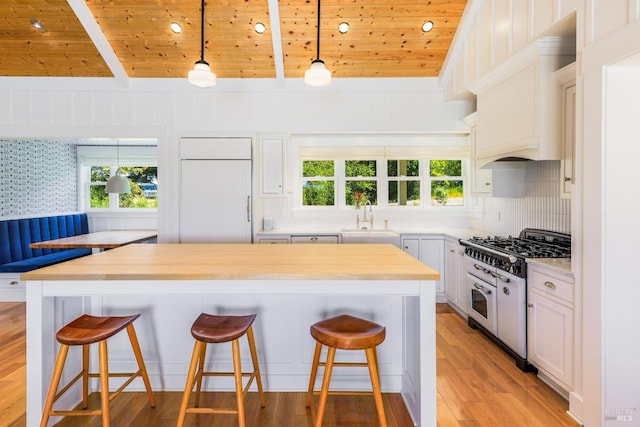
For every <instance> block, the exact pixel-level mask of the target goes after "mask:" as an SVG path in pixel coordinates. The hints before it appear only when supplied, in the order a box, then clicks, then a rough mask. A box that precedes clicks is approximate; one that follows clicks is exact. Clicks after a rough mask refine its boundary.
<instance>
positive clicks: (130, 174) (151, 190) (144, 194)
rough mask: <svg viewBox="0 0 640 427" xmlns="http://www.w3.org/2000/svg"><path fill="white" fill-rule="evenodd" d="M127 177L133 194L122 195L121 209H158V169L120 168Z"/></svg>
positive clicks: (152, 167) (141, 167)
mask: <svg viewBox="0 0 640 427" xmlns="http://www.w3.org/2000/svg"><path fill="white" fill-rule="evenodd" d="M120 174H121V175H123V176H126V177H127V179H128V180H129V183H130V185H131V192H130V193H125V194H120V197H119V202H118V206H119V207H121V208H139V209H149V208H157V207H158V184H157V182H158V168H157V167H155V166H126V167H121V168H120Z"/></svg>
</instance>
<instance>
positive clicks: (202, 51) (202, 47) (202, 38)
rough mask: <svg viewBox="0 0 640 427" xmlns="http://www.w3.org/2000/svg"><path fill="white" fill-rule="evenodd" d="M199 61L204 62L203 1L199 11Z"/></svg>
mask: <svg viewBox="0 0 640 427" xmlns="http://www.w3.org/2000/svg"><path fill="white" fill-rule="evenodd" d="M200 60H201V61H204V0H202V6H201V11H200Z"/></svg>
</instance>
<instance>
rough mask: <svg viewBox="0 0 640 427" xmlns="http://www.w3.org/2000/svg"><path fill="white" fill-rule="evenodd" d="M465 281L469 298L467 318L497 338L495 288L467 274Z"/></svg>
mask: <svg viewBox="0 0 640 427" xmlns="http://www.w3.org/2000/svg"><path fill="white" fill-rule="evenodd" d="M465 280H466V285H467V286H466V287H467V296H468V297H469V316H471V317H472V318H473V319H474V320H475V321H476V322H478V324H479V325H480V326H482V327H483V328H485V329H486V330H487V331H489V332H490V333H492V334H493V335H495V336H497V332H498V325H497V320H496V287H495V286H493V285H491V284H489V283H487V282H485V281H483V280H480V279H478V278H477V277H475V276H473V275H471V274H469V273H467V276H466V279H465Z"/></svg>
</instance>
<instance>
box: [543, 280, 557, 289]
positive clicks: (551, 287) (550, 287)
mask: <svg viewBox="0 0 640 427" xmlns="http://www.w3.org/2000/svg"><path fill="white" fill-rule="evenodd" d="M544 285H545V286H546V287H547V288H549V289H555V288H556V285H555V284H554V283H553V282H544Z"/></svg>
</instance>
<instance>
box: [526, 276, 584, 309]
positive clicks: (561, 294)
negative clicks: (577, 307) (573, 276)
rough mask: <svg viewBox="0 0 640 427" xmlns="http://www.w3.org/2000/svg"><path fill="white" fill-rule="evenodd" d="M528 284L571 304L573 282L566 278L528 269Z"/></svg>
mask: <svg viewBox="0 0 640 427" xmlns="http://www.w3.org/2000/svg"><path fill="white" fill-rule="evenodd" d="M529 286H530V287H531V288H532V289H537V290H539V291H542V292H544V293H545V294H547V295H553V296H555V297H557V298H561V299H563V300H565V301H567V302H569V303H571V304H573V283H572V282H570V281H568V280H566V279H562V278H560V277H558V276H553V275H549V274H544V273H541V272H539V271H536V270H530V271H529Z"/></svg>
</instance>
